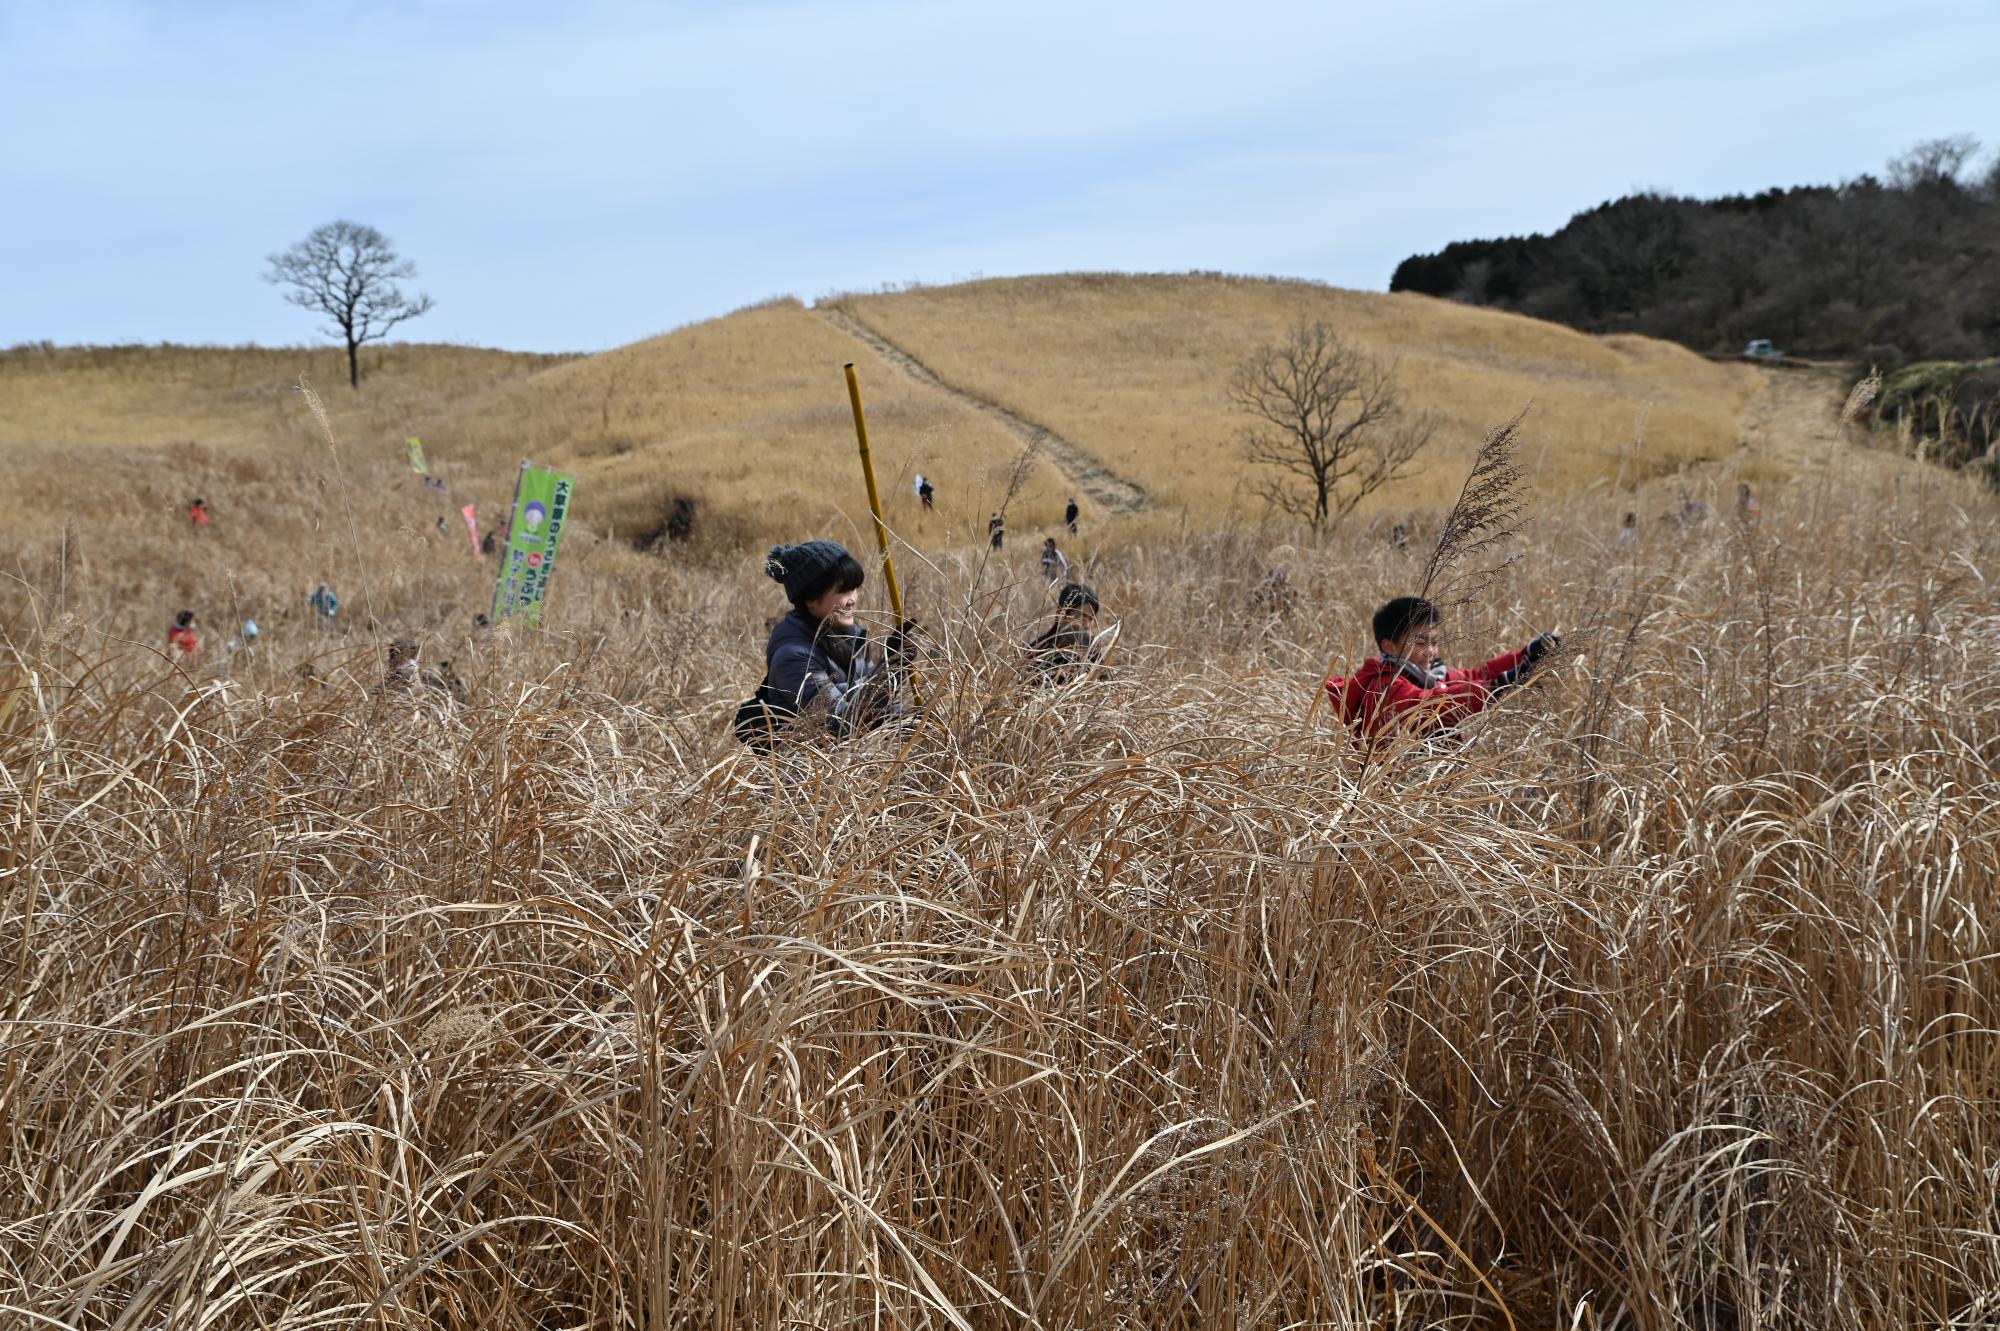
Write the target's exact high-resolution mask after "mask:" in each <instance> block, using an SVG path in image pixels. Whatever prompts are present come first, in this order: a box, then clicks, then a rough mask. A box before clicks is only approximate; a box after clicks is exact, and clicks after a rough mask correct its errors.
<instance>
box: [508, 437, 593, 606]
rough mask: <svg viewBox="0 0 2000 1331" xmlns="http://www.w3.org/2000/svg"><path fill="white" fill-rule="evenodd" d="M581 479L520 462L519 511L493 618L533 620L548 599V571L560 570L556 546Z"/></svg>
mask: <svg viewBox="0 0 2000 1331" xmlns="http://www.w3.org/2000/svg"><path fill="white" fill-rule="evenodd" d="M575 487H576V481H575V480H574V479H572V478H571V477H568V476H558V475H557V474H556V473H554V472H552V471H549V470H547V469H546V468H543V467H531V466H529V465H528V464H527V463H525V462H523V463H522V464H521V477H520V479H519V480H517V481H516V482H514V516H513V519H512V520H511V521H510V522H509V523H508V524H507V546H506V548H505V549H504V550H502V551H501V552H500V578H499V581H498V582H496V583H495V584H494V587H493V622H494V623H496V624H497V623H499V622H500V621H501V620H503V619H519V620H520V621H521V622H522V623H523V624H534V623H537V622H539V621H540V619H541V617H542V602H543V601H545V600H547V599H548V594H549V577H550V575H552V574H553V573H554V572H555V571H556V546H557V544H558V543H560V542H561V540H562V529H563V524H564V523H565V522H567V521H568V520H569V503H570V493H571V491H572V490H574V489H575Z"/></svg>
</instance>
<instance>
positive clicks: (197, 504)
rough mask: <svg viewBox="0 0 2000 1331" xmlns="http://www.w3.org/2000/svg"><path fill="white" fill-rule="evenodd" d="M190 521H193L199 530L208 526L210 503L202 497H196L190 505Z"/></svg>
mask: <svg viewBox="0 0 2000 1331" xmlns="http://www.w3.org/2000/svg"><path fill="white" fill-rule="evenodd" d="M188 521H189V522H192V523H193V524H194V525H195V527H196V529H197V530H198V529H200V528H202V527H206V526H207V525H208V505H207V504H206V503H205V502H203V501H202V500H200V499H196V500H194V501H193V502H192V503H190V504H189V505H188Z"/></svg>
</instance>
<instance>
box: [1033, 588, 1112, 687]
mask: <svg viewBox="0 0 2000 1331" xmlns="http://www.w3.org/2000/svg"><path fill="white" fill-rule="evenodd" d="M1103 662H1104V648H1103V646H1102V644H1100V643H1099V642H1098V640H1097V593H1096V592H1094V591H1092V590H1091V589H1090V588H1089V587H1088V586H1087V585H1085V584H1084V583H1081V582H1066V583H1064V584H1063V586H1062V590H1061V591H1059V592H1057V593H1056V618H1055V622H1054V623H1053V624H1050V625H1049V626H1048V628H1047V629H1045V630H1043V632H1042V634H1041V635H1040V636H1039V637H1037V638H1036V639H1035V640H1034V641H1033V642H1031V643H1029V644H1028V665H1029V667H1030V668H1031V669H1032V670H1033V672H1034V680H1035V682H1036V683H1037V684H1067V683H1069V682H1070V681H1071V680H1073V679H1076V678H1078V677H1079V676H1082V675H1084V674H1086V673H1090V672H1095V671H1096V670H1097V669H1098V668H1099V667H1101V666H1102V664H1103Z"/></svg>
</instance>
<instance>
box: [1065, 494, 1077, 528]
mask: <svg viewBox="0 0 2000 1331" xmlns="http://www.w3.org/2000/svg"><path fill="white" fill-rule="evenodd" d="M1077 512H1078V509H1077V506H1076V496H1075V495H1071V496H1070V497H1069V507H1068V508H1065V509H1064V510H1063V526H1065V527H1067V528H1069V534H1070V535H1071V536H1074V535H1076V515H1077Z"/></svg>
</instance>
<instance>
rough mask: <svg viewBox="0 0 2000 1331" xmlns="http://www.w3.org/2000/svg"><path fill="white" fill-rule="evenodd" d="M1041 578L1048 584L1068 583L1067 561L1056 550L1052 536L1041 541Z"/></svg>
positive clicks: (1061, 553)
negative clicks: (1058, 581)
mask: <svg viewBox="0 0 2000 1331" xmlns="http://www.w3.org/2000/svg"><path fill="white" fill-rule="evenodd" d="M1042 576H1043V577H1045V578H1047V579H1048V580H1049V581H1050V582H1055V581H1057V580H1061V581H1063V582H1067V581H1069V560H1068V559H1067V558H1065V557H1064V555H1063V552H1062V551H1060V550H1058V549H1056V538H1055V537H1053V536H1050V537H1047V538H1045V539H1044V540H1043V541H1042Z"/></svg>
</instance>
